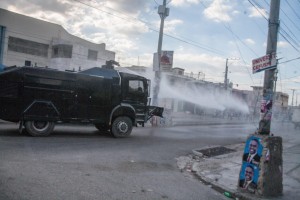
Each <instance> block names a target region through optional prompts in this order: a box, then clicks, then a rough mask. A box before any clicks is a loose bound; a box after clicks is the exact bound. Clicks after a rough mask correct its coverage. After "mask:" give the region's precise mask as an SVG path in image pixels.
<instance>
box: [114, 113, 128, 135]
mask: <svg viewBox="0 0 300 200" xmlns="http://www.w3.org/2000/svg"><path fill="white" fill-rule="evenodd" d="M131 131H132V121H131V119H130V118H129V117H117V118H116V119H115V120H114V122H113V123H112V126H111V133H112V135H113V136H114V137H116V138H120V137H128V136H129V135H130V134H131Z"/></svg>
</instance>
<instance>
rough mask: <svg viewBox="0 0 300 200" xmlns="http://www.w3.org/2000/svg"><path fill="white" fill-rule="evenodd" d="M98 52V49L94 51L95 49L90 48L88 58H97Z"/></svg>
mask: <svg viewBox="0 0 300 200" xmlns="http://www.w3.org/2000/svg"><path fill="white" fill-rule="evenodd" d="M97 54H98V52H97V51H94V50H90V49H89V52H88V59H89V60H97Z"/></svg>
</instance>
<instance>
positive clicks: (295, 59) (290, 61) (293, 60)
mask: <svg viewBox="0 0 300 200" xmlns="http://www.w3.org/2000/svg"><path fill="white" fill-rule="evenodd" d="M298 59H300V57H298V58H293V59H291V60H287V61H284V62H281V63H278V64H283V63H288V62H291V61H294V60H298Z"/></svg>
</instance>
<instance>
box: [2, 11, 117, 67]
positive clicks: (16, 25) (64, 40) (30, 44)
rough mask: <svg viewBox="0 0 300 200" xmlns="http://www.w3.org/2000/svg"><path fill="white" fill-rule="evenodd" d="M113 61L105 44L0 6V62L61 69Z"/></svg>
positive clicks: (10, 64) (100, 64)
mask: <svg viewBox="0 0 300 200" xmlns="http://www.w3.org/2000/svg"><path fill="white" fill-rule="evenodd" d="M108 60H115V52H112V51H108V50H106V49H105V44H104V43H102V44H95V43H92V42H89V41H87V40H84V39H81V38H79V37H76V36H74V35H71V34H70V33H68V32H67V31H66V30H65V29H64V28H63V27H62V26H61V25H57V24H53V23H50V22H46V21H42V20H38V19H35V18H32V17H28V16H24V15H20V14H17V13H13V12H10V11H7V10H4V9H1V8H0V64H3V65H5V66H12V65H17V66H40V67H46V66H48V67H51V68H55V69H60V70H75V71H77V70H79V69H82V70H83V69H88V68H91V67H101V66H102V65H104V64H105V62H106V61H108Z"/></svg>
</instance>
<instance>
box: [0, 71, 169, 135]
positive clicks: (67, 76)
mask: <svg viewBox="0 0 300 200" xmlns="http://www.w3.org/2000/svg"><path fill="white" fill-rule="evenodd" d="M149 93H150V81H149V80H148V79H146V78H144V77H142V76H138V75H133V74H129V73H122V72H118V71H117V70H114V69H104V68H97V67H95V68H91V69H88V70H85V71H80V72H70V71H58V70H54V69H49V68H39V67H7V68H5V69H4V71H2V72H0V119H2V120H6V121H10V122H19V123H20V130H22V129H23V127H25V130H26V131H27V132H28V133H29V134H30V135H32V136H47V135H49V134H50V133H51V132H52V131H53V128H54V126H55V124H56V123H91V124H94V125H95V127H96V128H97V129H99V130H100V131H108V130H109V131H111V133H112V135H113V136H115V137H126V136H129V135H130V134H131V131H132V127H133V126H135V125H138V124H139V125H142V126H143V125H144V123H145V122H146V121H147V120H149V119H150V118H151V117H152V116H154V115H156V116H160V117H162V113H163V108H161V107H155V106H150V105H149V104H150V103H149V102H150V98H149Z"/></svg>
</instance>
